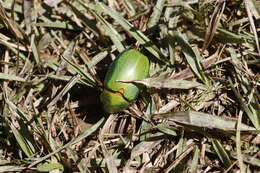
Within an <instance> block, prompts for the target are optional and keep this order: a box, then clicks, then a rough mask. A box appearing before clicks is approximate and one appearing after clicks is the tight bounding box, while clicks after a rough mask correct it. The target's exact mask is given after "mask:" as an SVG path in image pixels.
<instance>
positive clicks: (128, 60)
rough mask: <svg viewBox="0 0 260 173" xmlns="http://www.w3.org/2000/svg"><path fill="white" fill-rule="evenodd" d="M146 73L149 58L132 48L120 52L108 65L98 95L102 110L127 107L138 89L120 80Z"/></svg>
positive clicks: (112, 110)
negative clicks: (102, 85)
mask: <svg viewBox="0 0 260 173" xmlns="http://www.w3.org/2000/svg"><path fill="white" fill-rule="evenodd" d="M148 73H149V60H148V58H147V57H146V56H144V55H143V54H142V53H140V52H139V51H137V50H134V49H129V50H126V51H124V52H123V53H121V54H120V55H119V56H118V57H117V58H116V59H115V60H114V61H113V63H112V64H111V65H110V66H109V69H108V72H107V74H106V76H105V81H104V89H103V91H102V93H101V95H100V100H101V102H102V104H103V108H104V110H105V111H106V112H108V113H114V112H120V111H122V110H124V109H126V108H128V107H129V105H130V103H131V102H133V101H134V100H135V99H136V98H137V96H138V94H139V91H140V89H139V88H138V87H137V86H136V85H134V84H132V83H123V82H120V80H141V79H144V78H146V77H147V76H148Z"/></svg>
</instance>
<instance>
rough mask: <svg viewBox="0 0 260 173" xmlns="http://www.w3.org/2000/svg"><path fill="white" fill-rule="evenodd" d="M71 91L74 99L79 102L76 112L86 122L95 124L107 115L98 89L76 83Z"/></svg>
mask: <svg viewBox="0 0 260 173" xmlns="http://www.w3.org/2000/svg"><path fill="white" fill-rule="evenodd" d="M70 93H71V99H72V101H74V102H77V107H76V108H75V111H74V112H75V114H76V115H77V117H78V118H80V119H82V120H84V122H86V123H89V124H95V123H96V122H97V121H98V120H100V119H101V118H102V117H103V116H104V115H105V113H104V111H103V109H102V105H101V102H100V99H99V95H100V92H99V91H98V90H96V89H93V88H91V87H88V86H83V85H75V86H74V87H73V88H72V89H71V92H70Z"/></svg>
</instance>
